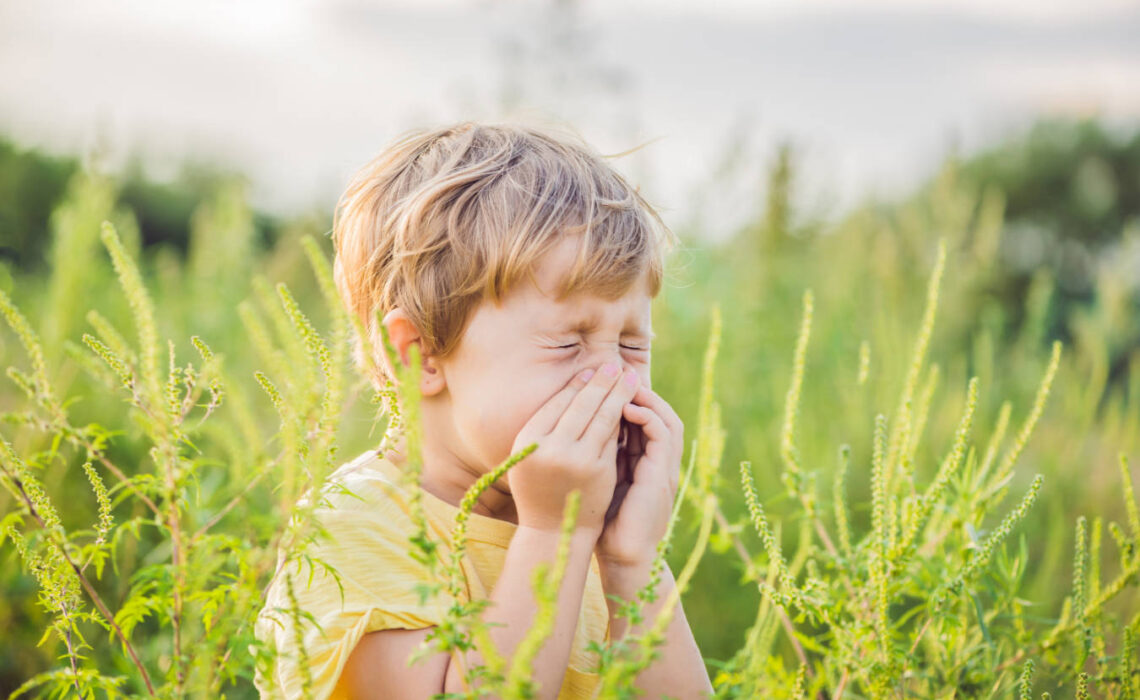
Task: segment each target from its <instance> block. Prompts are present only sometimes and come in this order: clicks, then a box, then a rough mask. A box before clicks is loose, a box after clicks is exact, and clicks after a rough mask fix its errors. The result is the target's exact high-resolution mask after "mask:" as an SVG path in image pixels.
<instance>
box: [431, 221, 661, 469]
mask: <svg viewBox="0 0 1140 700" xmlns="http://www.w3.org/2000/svg"><path fill="white" fill-rule="evenodd" d="M578 241H579V239H577V238H573V237H571V238H567V239H566V240H564V241H563V242H561V243H559V244H558V245H557V246H556V247H555V248H553V249H551V250H550V251H549V252H548V253H547V254H546V255H545V256H544V257H543V258H542V259H540V260H539V262H538V264H537V266H536V269H535V271H534V272H535V279H536V281H537V282H538V286H539V288H536V287H535V285H533V284H531V283H530V281H529V280H524V281H522V282H520V283H519V284H518V285H516V287H515V288H514V289H512V290H510V291H509V292H508V293H507V294H506V295H505V297H504V298H503V303H502V305H501V306H495V305H494V304H493V303H490V302H485V303H483V304H481V305H480V306H479V307H478V308H477V309H476V310H475V311H474V312H473V313H472V317H471V319H470V321H469V324H468V326H467V329H466V331H465V332H464V335H463V338H462V339H461V341H460V343H459V345H458V347H457V348H456V350H455V351H454V353H453V354H452V356H451V357H449V358H448V359H447V360H446V361H445V362H443V363H439V365H438V366H439V367H440V368H441V370H442V373H443V378H444V380H445V382H446V388H445V389H444V390H443V391H442V392H440V394H439V395H438V396H439V397H440V398H443V397H447V398H448V399H449V402H448V403H449V404H450V409H451V410H450V413H451V418H452V428H453V430H454V435H453V436H452V440H453V441H454V442H455V444H453V445H450V446H449V448H450V449H449V450H448V451H450V452H451V453H452V455H453V456H454V457H455V458H457V459H458V460H460V461H461V462H465V463H466V465H465V466H466V467H467V468H468V469H469V470H473V471H478V472H486V471H490V470H491V469H493V468H495V467H496V466H498V465H499V464H501V463H502V462H503V461H504V460H506V458H507V457H509V456H510V455H511V447H512V445H513V443H514V441H515V438H516V437H517V435H518V433H519V431H520V430H521V429H522V427H523V426H524V425H525V424H526V423H527V421H529V420H530V418H531V417H532V416H533V415H534V414H535V413H536V412H537V411H538V409H539V408H541V407H542V406H543V405H544V404H545V403H546V402H547V401H548V400H549V399H550V398H551V397H552V396H554V394H555V393H557V392H558V391H559V390H560V389H562V388H563V387H564V386H566V384H567V383H569V382H570V380H571V379H572V378H573V377H574V376H575V375H576V374H577V373H578V372H580V371H582V370H583V369H586V368H592V369H594V370H595V371H597V370H598V369H599V368H600V367H601V366H602V364H603V363H606V362H612V363H615V364H617V365H618V366H619V367H620V368H621V369H623V370H624V369H633V370H634V371H636V372H637V373H638V375H640V377H641V382H642V384H644V385H645V386H647V387H649V386H650V373H649V360H650V350H649V348H650V343H651V340H652V335H653V334H652V329H651V327H650V311H651V303H652V298H651V297H650V296H649V293H648V290H647V289H646V286H647V285H646V283H645V277H644V276H642V277H641V279H640V280H639V282H638V283H637V284H636V285H634V287H633V288H632V289H631V290H630V291H629V292H628V293H627V294H626V295H624V296H622V297H620V298H618V299H616V300H614V301H607V300H605V299H603V298H602V297H599V296H595V295H592V294H576V295H572V296H569V297H567V298H566V299H564V300H563V301H562V302H557V301H555V298H554V296H555V290H556V288H557V286H558V284H559V282H561V280H562V279H563V277H564V276H565V274H566V273H567V272H568V271H569V270H570V267H571V265H572V263H573V260H574V257H575V255H576V254H577V251H578V246H579V242H578ZM623 423H624V420H623ZM620 439H621V436H619V440H620Z"/></svg>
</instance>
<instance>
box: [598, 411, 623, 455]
mask: <svg viewBox="0 0 1140 700" xmlns="http://www.w3.org/2000/svg"><path fill="white" fill-rule="evenodd" d="M620 432H621V425H620V421H619V424H618V425H615V426H614V429H613V430H611V431H610V436H609V437H608V438H606V441H605V443H604V444H603V445H602V452H601V454H599V455H598V459H600V460H602V461H603V462H608V463H609V464H616V463H617V453H618V446H617V444H618V433H620Z"/></svg>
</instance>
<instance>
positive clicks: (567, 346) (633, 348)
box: [557, 343, 649, 352]
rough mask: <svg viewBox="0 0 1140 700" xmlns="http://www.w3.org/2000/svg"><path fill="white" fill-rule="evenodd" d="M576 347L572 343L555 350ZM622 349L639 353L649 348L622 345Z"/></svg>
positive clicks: (575, 344) (647, 350)
mask: <svg viewBox="0 0 1140 700" xmlns="http://www.w3.org/2000/svg"><path fill="white" fill-rule="evenodd" d="M577 345H578V344H577V343H573V344H571V345H559V346H558V348H557V349H558V350H568V349H570V348H573V347H576V346H577ZM622 347H623V348H625V349H626V350H639V351H641V352H649V348H635V347H633V346H631V345H623V346H622Z"/></svg>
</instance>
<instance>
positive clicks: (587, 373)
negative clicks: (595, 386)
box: [578, 369, 594, 382]
mask: <svg viewBox="0 0 1140 700" xmlns="http://www.w3.org/2000/svg"><path fill="white" fill-rule="evenodd" d="M592 376H594V370H592V369H588V370H586V371H584V372H582V373H581V374H579V375H578V378H579V379H581V380H582V381H584V382H588V381H590V377H592Z"/></svg>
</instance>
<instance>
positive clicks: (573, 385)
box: [526, 370, 593, 435]
mask: <svg viewBox="0 0 1140 700" xmlns="http://www.w3.org/2000/svg"><path fill="white" fill-rule="evenodd" d="M586 371H588V372H593V370H586ZM585 373H586V372H579V373H578V374H575V375H574V376H573V377H572V378H571V379H570V381H569V382H567V383H566V386H564V387H562V388H561V389H559V390H558V392H557V393H555V394H554V396H551V397H550V398H549V399H547V401H546V403H545V404H543V405H542V407H541V408H539V409H538V410H537V411H535V413H534V415H533V416H531V418H530V420H529V421H527V424H526V425H527V427H529V428H530V429H532V430H534V431H537V432H538V434H539V435H549V434H550V433H552V432H554V426H555V425H557V424H558V419H559V417H560V416H561V415H562V414H563V413H565V412H566V407H567V406H569V405H570V402H571V401H573V400H574V397H575V396H577V395H578V393H579V392H581V391H582V388H583V387H585V386H586V385H587V384H588V383H589V380H588V379H583V375H584V374H585Z"/></svg>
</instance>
